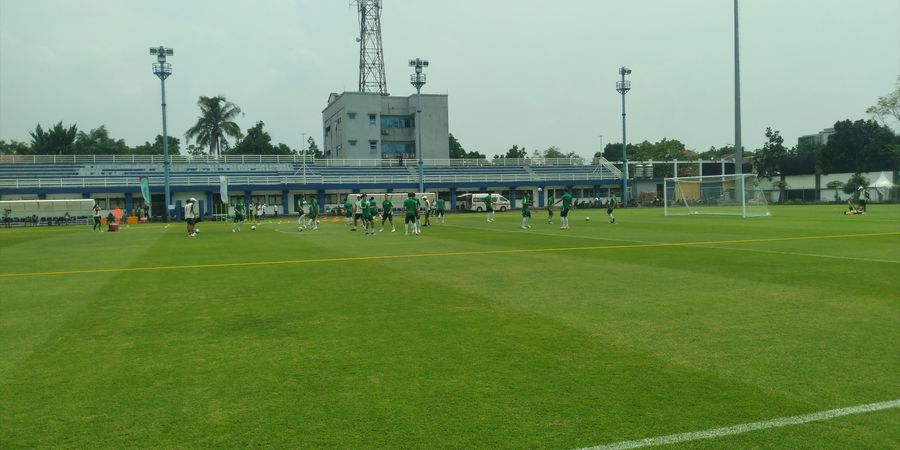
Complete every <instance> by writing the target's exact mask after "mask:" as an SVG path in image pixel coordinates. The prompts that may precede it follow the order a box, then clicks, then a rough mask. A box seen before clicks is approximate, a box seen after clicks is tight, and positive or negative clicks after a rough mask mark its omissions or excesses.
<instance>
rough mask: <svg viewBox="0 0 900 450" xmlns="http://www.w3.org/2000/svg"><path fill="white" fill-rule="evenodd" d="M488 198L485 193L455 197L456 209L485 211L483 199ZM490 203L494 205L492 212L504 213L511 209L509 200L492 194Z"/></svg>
mask: <svg viewBox="0 0 900 450" xmlns="http://www.w3.org/2000/svg"><path fill="white" fill-rule="evenodd" d="M487 196H488V194H487V193H484V194H463V195H460V196H457V197H456V204H457V208H459V209H460V210H461V211H476V212H482V211H484V210H485V208H484V199H485V198H486V197H487ZM491 203H493V205H494V211H506V210H508V209H510V208H511V204H510V202H509V200H508V199H507V198H506V197H504V196H502V195H500V194H493V196H492V197H491Z"/></svg>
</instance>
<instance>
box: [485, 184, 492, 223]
mask: <svg viewBox="0 0 900 450" xmlns="http://www.w3.org/2000/svg"><path fill="white" fill-rule="evenodd" d="M483 201H484V210H485V211H487V221H488V222H493V221H494V193H493V192H490V191H488V193H487V195H485V196H484V200H483Z"/></svg>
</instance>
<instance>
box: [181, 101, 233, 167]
mask: <svg viewBox="0 0 900 450" xmlns="http://www.w3.org/2000/svg"><path fill="white" fill-rule="evenodd" d="M197 106H199V107H200V117H198V118H197V123H196V124H195V125H194V126H193V127H191V128H190V129H188V131H187V133H185V134H184V137H185V139H188V140H190V139H196V141H197V144H198V145H201V146H204V147H209V154H210V155H220V154H222V153H223V151H224V150H225V149H226V148H227V147H228V141H227V140H226V136H230V137H233V138H235V139H240V138H241V137H242V136H241V127H239V126H238V125H237V124H236V123H234V121H233V120H234V118H236V117H237V116H238V115H240V114H241V108H240V107H238V106H237V105H235V104H234V103H231V102H229V101H228V100H226V99H225V97H224V96H221V95H218V96H215V97H204V96H201V97H200V99H199V100H198V101H197Z"/></svg>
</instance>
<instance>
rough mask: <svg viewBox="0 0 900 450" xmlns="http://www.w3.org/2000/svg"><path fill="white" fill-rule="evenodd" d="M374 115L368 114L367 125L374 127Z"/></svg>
mask: <svg viewBox="0 0 900 450" xmlns="http://www.w3.org/2000/svg"><path fill="white" fill-rule="evenodd" d="M375 119H376V117H375V114H369V125H375Z"/></svg>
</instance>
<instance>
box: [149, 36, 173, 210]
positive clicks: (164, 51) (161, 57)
mask: <svg viewBox="0 0 900 450" xmlns="http://www.w3.org/2000/svg"><path fill="white" fill-rule="evenodd" d="M150 54H151V55H155V56H156V64H153V74H154V75H156V76H158V77H159V83H160V92H161V94H162V125H163V134H162V136H163V139H162V141H163V180H164V184H165V193H166V214H165V216H164V218H163V220H164V221H166V222H168V221H169V217H170V216H171V215H172V210H173V209H174V208H173V205H172V199H171V194H170V190H169V136H168V133H167V130H166V78H169V75H172V65H171V64H169V63H167V62H166V56H172V55H174V54H175V50H173V49H171V48H166V47H163V46H162V45H160V46H159V47H151V48H150Z"/></svg>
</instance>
